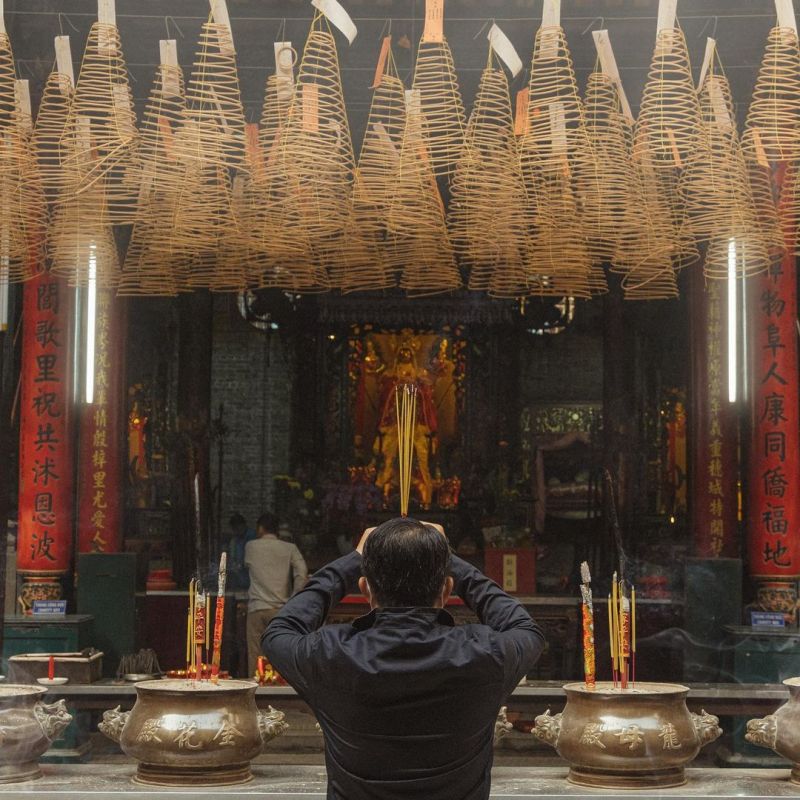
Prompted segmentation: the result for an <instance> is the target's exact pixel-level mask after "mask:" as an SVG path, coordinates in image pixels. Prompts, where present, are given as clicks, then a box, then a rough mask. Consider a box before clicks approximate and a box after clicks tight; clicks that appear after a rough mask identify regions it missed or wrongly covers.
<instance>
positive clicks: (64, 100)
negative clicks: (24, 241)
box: [32, 71, 74, 203]
mask: <svg viewBox="0 0 800 800" xmlns="http://www.w3.org/2000/svg"><path fill="white" fill-rule="evenodd" d="M73 93H74V89H73V86H72V80H71V79H70V78H69V76H68V75H63V74H61V73H59V72H55V71H53V72H51V73H50V75H49V76H48V78H47V82H46V83H45V85H44V90H43V91H42V99H41V101H40V103H39V113H38V114H37V115H36V125H35V126H34V129H33V140H32V144H33V151H34V153H35V155H36V161H37V163H38V164H39V174H40V176H41V179H42V186H43V188H44V191H45V195H46V197H47V201H48V202H49V203H52V202H53V201H54V200H55V199H56V198H57V197H58V195H59V194H60V192H61V191H62V190H63V188H64V184H65V173H64V171H63V169H62V168H61V139H62V137H63V136H64V129H65V127H66V124H67V118H68V116H69V108H70V104H71V103H72V96H73Z"/></svg>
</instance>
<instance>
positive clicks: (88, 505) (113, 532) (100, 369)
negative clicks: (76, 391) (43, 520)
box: [78, 290, 125, 553]
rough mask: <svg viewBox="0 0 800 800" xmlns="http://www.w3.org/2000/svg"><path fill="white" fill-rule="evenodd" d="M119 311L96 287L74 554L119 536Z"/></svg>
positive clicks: (110, 548) (111, 548) (103, 547)
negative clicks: (89, 395)
mask: <svg viewBox="0 0 800 800" xmlns="http://www.w3.org/2000/svg"><path fill="white" fill-rule="evenodd" d="M122 311H123V301H122V300H118V299H117V298H115V297H114V296H113V294H112V292H110V291H107V290H98V292H97V302H96V316H95V359H94V386H93V397H92V402H91V403H85V404H84V405H83V406H82V410H81V431H80V460H79V466H78V552H79V553H116V552H118V551H119V549H120V544H121V540H122V441H123V439H122V437H123V431H124V428H123V418H124V415H125V402H124V400H123V396H122V388H123V387H122V381H123V357H122V330H123V324H124V320H123V318H122Z"/></svg>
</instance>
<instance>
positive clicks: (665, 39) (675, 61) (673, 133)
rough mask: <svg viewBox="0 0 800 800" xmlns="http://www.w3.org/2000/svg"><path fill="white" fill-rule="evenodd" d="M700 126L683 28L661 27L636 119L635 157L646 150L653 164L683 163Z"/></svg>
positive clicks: (695, 144) (693, 146) (691, 151)
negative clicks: (662, 28)
mask: <svg viewBox="0 0 800 800" xmlns="http://www.w3.org/2000/svg"><path fill="white" fill-rule="evenodd" d="M699 128H700V110H699V107H698V104H697V93H696V92H695V88H694V82H693V81H692V68H691V65H690V63H689V53H688V51H687V49H686V39H685V38H684V35H683V31H681V30H680V29H679V28H666V29H664V30H660V31H659V32H658V34H657V36H656V46H655V50H654V52H653V58H652V61H651V62H650V71H649V73H648V76H647V83H646V84H645V87H644V93H643V95H642V102H641V105H640V109H639V117H638V119H637V121H636V138H635V143H634V157H635V158H638V157H640V155H641V153H642V152H643V151H646V152H647V153H648V154H649V156H650V158H651V160H652V164H653V166H654V167H655V168H664V169H671V168H674V167H679V168H680V167H683V166H684V165H685V164H686V162H687V161H688V160H689V159H690V158H692V157H693V155H694V153H695V150H696V149H697V147H698V137H699Z"/></svg>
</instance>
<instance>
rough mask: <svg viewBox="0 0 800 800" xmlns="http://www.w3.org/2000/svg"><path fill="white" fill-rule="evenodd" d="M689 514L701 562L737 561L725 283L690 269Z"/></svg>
mask: <svg viewBox="0 0 800 800" xmlns="http://www.w3.org/2000/svg"><path fill="white" fill-rule="evenodd" d="M690 269H691V270H692V272H691V273H690V275H689V281H688V285H689V313H690V336H691V345H690V346H691V367H692V369H691V383H690V410H689V453H690V455H689V458H690V465H691V466H690V476H689V479H690V482H689V487H690V488H689V498H688V500H689V512H690V517H689V518H690V530H691V531H692V535H693V537H694V556H695V557H697V558H737V557H738V556H739V541H738V526H737V516H738V515H737V506H738V494H737V481H738V463H737V462H738V459H737V450H738V448H737V445H738V425H737V419H736V408H735V405H733V404H732V403H731V402H729V397H728V347H727V333H728V314H727V284H726V283H724V282H722V281H708V282H706V280H705V279H704V276H703V269H702V264H696V265H694V266H692V267H690Z"/></svg>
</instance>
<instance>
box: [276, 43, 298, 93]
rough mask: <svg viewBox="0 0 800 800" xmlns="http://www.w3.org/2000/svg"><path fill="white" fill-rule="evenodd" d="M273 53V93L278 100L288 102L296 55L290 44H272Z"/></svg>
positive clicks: (292, 86)
mask: <svg viewBox="0 0 800 800" xmlns="http://www.w3.org/2000/svg"><path fill="white" fill-rule="evenodd" d="M273 49H274V52H275V83H276V85H275V91H276V93H277V95H278V100H279V101H281V102H289V101H290V100H291V99H292V92H293V91H294V65H295V62H296V61H297V54H296V53H295V51H294V49H293V48H292V43H291V42H274V43H273Z"/></svg>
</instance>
